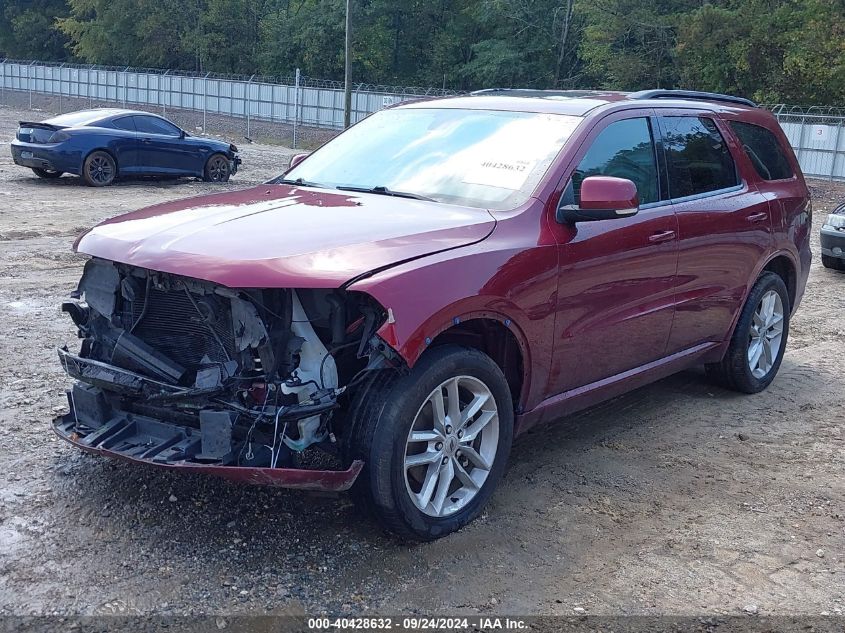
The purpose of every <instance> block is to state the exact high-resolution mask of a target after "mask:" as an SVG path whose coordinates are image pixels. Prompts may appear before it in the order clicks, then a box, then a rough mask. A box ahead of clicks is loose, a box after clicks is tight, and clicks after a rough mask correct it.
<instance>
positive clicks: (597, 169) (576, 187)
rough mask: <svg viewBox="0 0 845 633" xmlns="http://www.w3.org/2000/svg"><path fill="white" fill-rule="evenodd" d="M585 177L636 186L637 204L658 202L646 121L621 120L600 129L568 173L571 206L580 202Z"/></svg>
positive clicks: (649, 127)
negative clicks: (607, 178) (612, 178)
mask: <svg viewBox="0 0 845 633" xmlns="http://www.w3.org/2000/svg"><path fill="white" fill-rule="evenodd" d="M589 176H615V177H616V178H627V179H628V180H631V181H633V182H634V184H635V185H637V191H638V192H639V194H640V204H648V203H650V202H657V201H658V200H660V190H659V186H658V180H657V160H656V157H655V151H654V140H653V138H652V134H651V124H650V123H649V120H648V119H647V118H638V119H625V120H623V121H616V122H615V123H611V124H610V125H608V126H607V127H606V128H605V129H604V130H602V132H601V133H600V134H599V135H598V136H597V137H596V139H595V140H594V141H593V144H592V145H591V146H590V149H589V150H587V154H586V155H585V156H584V158H582V159H581V162H580V163H579V165H578V167H577V168H576V169H575V171H574V172H573V173H572V180H571V181H570V185H571V193H572V196H573V197H574V200H573V202H574V204H578V203H579V202H580V199H581V196H580V193H581V183H582V182H583V181H584V179H585V178H587V177H589Z"/></svg>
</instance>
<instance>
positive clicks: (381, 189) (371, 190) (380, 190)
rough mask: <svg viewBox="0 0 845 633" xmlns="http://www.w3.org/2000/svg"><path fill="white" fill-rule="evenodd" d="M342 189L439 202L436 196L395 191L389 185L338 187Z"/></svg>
mask: <svg viewBox="0 0 845 633" xmlns="http://www.w3.org/2000/svg"><path fill="white" fill-rule="evenodd" d="M337 189H340V190H341V191H360V192H361V193H377V194H379V195H381V196H394V197H396V198H412V199H413V200H427V201H429V202H437V200H435V199H434V198H428V197H426V196H421V195H419V194H416V193H409V192H407V191H393V189H388V188H387V187H337Z"/></svg>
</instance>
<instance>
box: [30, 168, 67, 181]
mask: <svg viewBox="0 0 845 633" xmlns="http://www.w3.org/2000/svg"><path fill="white" fill-rule="evenodd" d="M32 171H33V172H35V175H36V176H38V177H39V178H44V179H45V180H53V179H55V178H61V176H62V174H63V173H64V172H63V171H56V170H54V169H41V168H40V167H33V168H32Z"/></svg>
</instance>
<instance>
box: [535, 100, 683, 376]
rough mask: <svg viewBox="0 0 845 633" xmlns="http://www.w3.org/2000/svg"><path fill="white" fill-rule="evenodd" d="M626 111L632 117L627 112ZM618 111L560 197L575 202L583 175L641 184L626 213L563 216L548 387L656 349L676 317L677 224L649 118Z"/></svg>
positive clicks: (595, 136)
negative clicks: (568, 220)
mask: <svg viewBox="0 0 845 633" xmlns="http://www.w3.org/2000/svg"><path fill="white" fill-rule="evenodd" d="M624 117H628V118H624ZM631 117H632V115H631V114H628V113H620V114H617V115H612V116H611V117H608V119H606V120H605V121H604V122H603V123H599V125H598V126H597V129H596V130H594V131H593V133H592V134H591V136H590V137H589V138H588V139H587V141H586V142H585V144H584V147H582V148H581V150H580V152H581V153H582V155H581V157H580V158H577V159H576V161H577V162H576V164H577V167H576V168H575V169H574V171H573V172H572V174H571V176H570V177H569V181H568V185H567V186H566V189H565V190H564V193H563V195H562V197H561V203H562V204H577V203H578V192H579V188H580V184H581V182H582V181H583V180H584V178H586V177H588V176H594V175H605V176H616V177H619V178H627V179H629V180H632V181H633V182H634V183H635V184H636V185H637V190H638V192H639V196H640V205H641V206H640V210H639V212H638V213H637V214H636V215H635V216H632V217H628V218H624V219H616V220H600V221H595V222H579V223H577V224H575V225H568V224H561V223H558V222H556V221H555V219H552V220H551V222H552V223H553V224H554V225H555V227H554V231H555V232H556V237H557V241H558V249H559V261H560V265H559V277H558V296H557V303H556V305H557V316H556V324H555V347H554V360H553V364H552V372H551V378H550V385H549V392H550V393H562V392H565V391H569V390H570V389H574V388H577V387H581V386H585V385H589V384H591V383H594V382H597V381H600V380H602V379H604V378H609V377H611V376H615V375H617V374H620V373H623V372H625V371H627V370H630V369H634V368H636V367H639V366H641V365H644V364H647V363H649V362H652V361H655V360H658V359H660V358H662V357H663V356H664V355H665V353H666V343H667V341H668V338H669V332H670V330H671V326H672V318H673V313H674V301H675V293H674V286H675V274H676V269H677V265H678V241H677V232H678V224H677V219H676V218H675V214H674V213H673V210H672V206H671V204H669V202H668V201H667V200H665V199H664V198H665V196H664V195H663V194H662V193H661V190H662V187H661V178H660V173H661V169H660V165H661V163H662V157H659V155H658V152H657V151H656V147H655V142H654V130H653V129H652V127H653V124H654V121H653V118H652V117H650V116H648V114H646V113H644V114H643V115H641V116H637V117H633V118H631Z"/></svg>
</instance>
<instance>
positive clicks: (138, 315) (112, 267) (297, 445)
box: [54, 258, 402, 490]
mask: <svg viewBox="0 0 845 633" xmlns="http://www.w3.org/2000/svg"><path fill="white" fill-rule="evenodd" d="M62 309H63V310H64V311H65V312H67V313H68V314H69V315H70V317H71V318H72V319H73V321H74V323H75V324H76V325H77V327H78V328H79V337H80V338H81V339H82V345H81V349H80V352H79V353H78V354H73V353H71V352H70V351H69V350H68V349H67V348H64V349H61V350H59V359H60V361H61V364H62V366H63V367H64V369H65V371H66V372H67V373H68V375H70V376H71V377H73V378H74V379H75V380H76V382H75V383H74V385H73V387H72V389H71V390H70V391H69V392H68V402H69V405H70V412H69V413H68V414H67V415H64V416H62V417H60V418H57V419H56V420H55V422H54V428H55V431H56V433H57V434H58V435H59V436H60V437H62V438H64V439H66V440H68V441H70V442H72V443H73V444H76V445H77V446H79V447H80V448H82V449H85V450H87V451H90V452H94V453H102V454H107V455H110V456H117V457H122V458H125V459H129V460H133V461H141V462H146V463H150V464H155V465H158V466H164V467H176V468H182V469H201V470H202V471H203V472H209V473H213V474H217V475H222V476H225V477H228V478H232V479H237V480H242V481H247V482H252V483H261V484H271V485H279V486H285V487H293V488H306V489H322V490H345V489H347V488H349V487H350V486H351V485H352V484H353V482H354V480H355V478H356V477H357V475H358V473H359V472H360V470H361V468H362V466H363V464H362V463H361V462H360V461H349V460H347V459H346V458H345V456H344V454H343V450H342V449H341V446H342V445H343V439H344V437H345V436H346V435H347V434H348V432H349V429H348V428H346V426H347V420H346V418H345V415H344V411H345V406H344V405H345V404H346V402H348V399H349V397H350V391H351V390H354V387H355V385H356V384H358V383H360V382H361V379H362V377H363V376H364V375H365V374H366V373H367V372H369V371H372V370H376V369H383V368H387V367H395V368H399V367H401V365H402V362H401V359H399V358H398V356H396V355H395V353H393V351H392V350H391V349H390V348H389V347H388V346H386V345H385V344H384V343H383V342H382V341H381V340H380V339H379V338H378V337H377V336H376V334H375V332H376V330H377V329H378V328H379V327H380V325H381V324H382V323H383V322H384V320H385V319H386V318H387V314H386V312H385V310H384V309H383V308H382V307H381V306H379V305H378V304H377V303H376V302H375V301H374V300H372V299H371V298H370V297H368V296H367V295H365V294H362V293H355V292H345V291H341V290H325V289H278V288H274V289H252V288H247V289H232V288H228V287H225V286H220V285H217V284H214V283H210V282H206V281H200V280H197V279H191V278H186V277H181V276H178V275H173V274H169V273H161V272H156V271H151V270H147V269H143V268H138V267H134V266H128V265H124V264H119V263H114V262H110V261H106V260H102V259H97V258H94V259H91V260H89V261H88V262H87V264H86V266H85V272H84V274H83V276H82V280H81V281H80V283H79V287H78V289H77V291H76V292H75V293H74V301H72V302H68V303H65V304H64V305H63V306H62Z"/></svg>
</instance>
